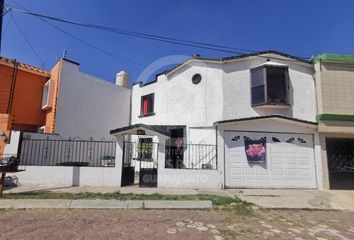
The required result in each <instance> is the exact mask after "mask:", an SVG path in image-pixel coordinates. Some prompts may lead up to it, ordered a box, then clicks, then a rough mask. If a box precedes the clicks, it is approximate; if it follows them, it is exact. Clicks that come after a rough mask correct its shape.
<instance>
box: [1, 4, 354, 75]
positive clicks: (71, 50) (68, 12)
mask: <svg viewBox="0 0 354 240" xmlns="http://www.w3.org/2000/svg"><path fill="white" fill-rule="evenodd" d="M13 1H15V2H17V3H19V4H21V5H22V6H24V7H26V8H27V9H29V10H31V11H32V12H36V13H41V14H44V15H49V16H53V17H57V18H63V19H68V20H73V21H76V22H82V23H91V24H97V25H103V26H108V27H113V28H120V29H125V30H130V31H137V32H144V33H148V34H156V35H163V36H167V37H172V38H179V39H184V40H190V41H198V42H205V43H210V44H218V45H223V46H229V47H234V48H241V49H250V50H255V51H258V50H259V51H262V50H276V51H281V52H285V53H288V54H291V55H295V56H304V57H311V56H313V55H317V54H321V53H346V54H354V1H351V0H336V1H332V0H311V1H310V0H296V1H295V0H287V1H285V0H267V1H264V0H247V1H246V0H238V1H237V0H219V1H216V0H126V1H123V0H122V1H121V0H80V1H79V0H5V4H6V5H9V6H10V7H13V8H14V9H19V7H17V6H15V4H14V3H13ZM12 16H13V18H14V19H15V21H16V22H17V23H18V25H19V26H20V28H21V29H22V31H23V32H24V34H25V36H26V37H27V39H28V40H29V42H30V43H31V45H32V47H33V48H34V49H35V51H36V52H37V54H38V56H39V57H38V56H37V55H36V54H35V53H34V52H33V50H32V49H31V47H30V46H29V45H28V43H27V41H26V40H25V39H24V37H23V35H22V34H21V32H20V31H19V30H18V28H17V27H16V24H15V22H14V20H13V19H12V17H11V14H6V15H5V16H4V22H3V33H2V34H3V39H2V47H1V55H2V56H5V57H8V58H14V59H17V60H18V61H21V62H24V63H27V64H31V65H34V66H38V67H42V68H44V69H47V70H50V69H51V68H52V67H53V66H54V65H55V63H56V61H57V59H58V58H59V57H61V56H62V54H63V51H64V49H65V50H66V51H67V56H66V57H67V58H68V59H70V60H73V61H76V62H78V63H80V71H82V72H85V73H88V74H91V75H94V76H97V77H100V78H102V79H105V80H107V81H111V82H113V81H114V79H115V74H116V73H117V72H119V71H121V70H124V71H126V72H128V73H129V74H130V77H131V82H135V81H136V80H137V79H140V78H142V75H141V73H145V75H144V76H143V78H148V79H147V80H146V81H148V80H152V79H154V78H155V76H154V75H155V73H157V72H159V71H162V70H163V69H164V68H168V67H170V66H171V65H173V64H176V63H178V62H180V61H183V59H185V58H187V57H188V56H192V55H193V54H200V55H202V56H206V57H225V56H231V55H235V54H232V53H226V52H218V51H212V50H207V49H199V48H195V47H188V46H179V45H174V44H169V43H163V42H158V41H152V40H147V39H138V38H134V37H130V36H125V35H118V34H114V33H109V32H103V31H98V30H92V29H86V28H83V27H78V26H71V25H67V24H64V23H57V22H51V23H52V24H55V25H57V26H58V27H60V28H61V29H63V30H65V31H67V32H69V33H70V34H72V35H74V36H76V37H77V38H80V39H82V40H84V41H86V42H88V43H89V44H91V45H94V46H95V47H96V48H99V49H101V50H104V51H106V52H109V53H111V54H113V55H116V57H112V56H110V55H107V54H104V53H102V52H101V51H98V50H97V49H95V48H92V47H89V46H87V45H85V44H83V43H82V42H80V41H78V40H76V39H74V38H72V37H70V36H68V35H66V34H64V33H62V32H60V31H58V30H57V29H55V28H53V27H52V26H50V25H48V24H46V23H45V22H43V21H41V20H40V19H38V18H36V17H34V16H29V15H25V14H22V13H16V12H12ZM117 56H118V57H117ZM39 58H40V59H41V60H39ZM161 59H162V60H161ZM43 63H44V64H43ZM150 64H152V66H153V67H152V68H151V67H150V70H149V68H148V67H147V66H149V65H150ZM147 69H148V70H147ZM151 69H152V70H151ZM146 75H148V76H146ZM140 80H141V79H140ZM144 81H145V80H144Z"/></svg>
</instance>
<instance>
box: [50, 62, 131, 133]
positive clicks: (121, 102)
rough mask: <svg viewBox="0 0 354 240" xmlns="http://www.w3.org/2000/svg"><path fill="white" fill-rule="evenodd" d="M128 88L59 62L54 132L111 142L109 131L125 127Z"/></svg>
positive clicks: (72, 65) (128, 112)
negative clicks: (60, 66)
mask: <svg viewBox="0 0 354 240" xmlns="http://www.w3.org/2000/svg"><path fill="white" fill-rule="evenodd" d="M129 114H130V89H127V88H124V87H120V86H117V85H115V84H113V83H109V82H107V81H104V80H102V79H99V78H96V77H93V76H90V75H88V74H85V73H82V72H80V71H79V66H78V65H76V64H74V63H70V62H67V61H65V60H63V64H62V69H61V73H60V87H59V97H58V106H57V114H56V123H55V132H56V133H59V134H60V135H61V136H62V137H64V138H67V137H80V138H82V139H85V138H90V137H93V138H94V139H98V140H99V139H101V138H102V137H104V138H105V139H112V136H110V134H109V131H110V130H112V129H115V128H118V127H123V126H127V125H129Z"/></svg>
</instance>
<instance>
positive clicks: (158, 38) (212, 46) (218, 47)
mask: <svg viewBox="0 0 354 240" xmlns="http://www.w3.org/2000/svg"><path fill="white" fill-rule="evenodd" d="M11 1H12V2H13V3H15V4H16V5H17V6H19V4H17V3H16V2H15V1H13V0H11ZM20 7H21V8H23V9H24V10H25V11H22V10H18V9H13V11H14V12H18V13H23V14H28V15H32V16H36V17H39V18H41V19H43V18H45V19H48V20H53V21H58V22H62V23H67V24H71V25H76V26H81V27H86V28H91V29H96V30H102V31H108V32H113V33H117V34H122V35H128V36H132V37H137V38H143V39H150V40H155V41H160V42H166V43H171V44H176V45H183V46H189V47H196V48H201V49H208V50H213V51H219V52H227V53H233V54H238V55H240V54H247V53H254V52H257V51H256V50H250V49H240V48H232V47H227V46H222V45H215V44H209V43H203V42H196V41H188V40H181V39H176V38H169V37H164V36H159V35H153V34H146V33H141V32H134V31H128V30H124V29H119V28H111V27H106V26H100V25H95V24H86V23H79V22H74V21H70V20H65V19H60V18H56V17H51V16H47V15H43V14H39V13H34V12H31V11H30V10H28V9H26V8H24V7H22V6H20ZM233 49H236V50H238V51H235V50H233ZM241 51H242V52H241ZM256 57H261V58H269V57H266V56H260V55H259V56H256ZM271 58H272V59H279V60H284V59H282V58H276V57H271ZM298 58H301V59H309V58H310V57H303V56H301V57H298ZM286 61H296V60H289V59H287V60H286Z"/></svg>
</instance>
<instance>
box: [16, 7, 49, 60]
mask: <svg viewBox="0 0 354 240" xmlns="http://www.w3.org/2000/svg"><path fill="white" fill-rule="evenodd" d="M10 16H11V18H12V20H13V21H14V23H15V25H16V27H17V29H18V30H19V32H20V33H21V35H22V37H23V38H24V39H25V40H26V42H27V44H28V46H29V47H30V48H31V49H32V51H33V52H34V54H35V55H36V57H37V58H38V60H39V62H40V63H41V65H42V67H45V63H44V62H43V60H42V59H41V57H40V56H39V54H38V52H37V51H36V50H35V49H34V47H33V45H32V43H31V42H30V40H29V39H28V38H27V36H26V34H25V33H24V31H23V30H22V29H21V27H20V25H19V24H18V23H17V21H16V20H15V18H14V17H13V16H12V13H11V12H10Z"/></svg>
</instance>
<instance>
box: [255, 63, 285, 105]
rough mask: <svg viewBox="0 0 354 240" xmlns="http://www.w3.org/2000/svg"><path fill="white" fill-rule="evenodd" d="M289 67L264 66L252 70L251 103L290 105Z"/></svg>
mask: <svg viewBox="0 0 354 240" xmlns="http://www.w3.org/2000/svg"><path fill="white" fill-rule="evenodd" d="M288 79H289V77H288V67H286V66H281V67H279V66H263V67H258V68H254V69H251V96H252V97H251V101H252V106H258V105H266V104H269V105H289V96H288V92H289V91H288V86H289V83H288Z"/></svg>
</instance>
